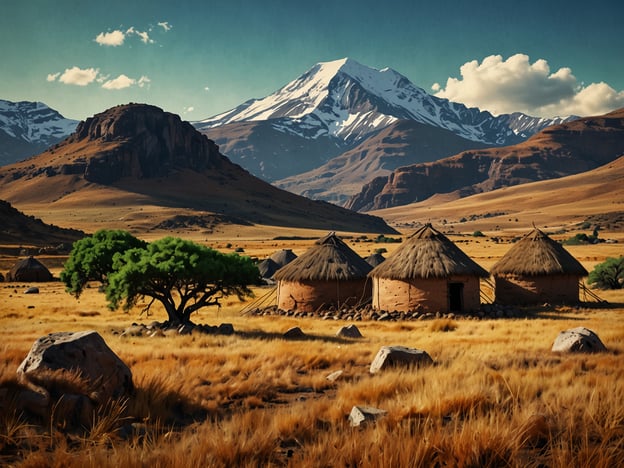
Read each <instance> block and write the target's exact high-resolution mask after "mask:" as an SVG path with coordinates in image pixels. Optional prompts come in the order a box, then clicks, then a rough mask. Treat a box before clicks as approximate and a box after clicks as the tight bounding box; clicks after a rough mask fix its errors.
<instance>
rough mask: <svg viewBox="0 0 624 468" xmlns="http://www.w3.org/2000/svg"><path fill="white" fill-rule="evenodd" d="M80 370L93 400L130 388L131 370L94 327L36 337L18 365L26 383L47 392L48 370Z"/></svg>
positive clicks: (121, 393)
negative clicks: (88, 329)
mask: <svg viewBox="0 0 624 468" xmlns="http://www.w3.org/2000/svg"><path fill="white" fill-rule="evenodd" d="M56 370H60V371H70V372H76V371H77V372H79V373H80V375H81V377H82V378H83V379H85V380H87V381H88V383H89V385H90V387H91V388H92V389H93V392H92V393H90V395H89V397H90V398H92V399H93V400H94V402H96V403H105V402H107V401H108V400H109V399H116V398H120V397H123V396H127V395H129V394H130V392H131V391H132V390H133V388H134V387H133V384H132V373H131V372H130V369H129V368H128V366H126V364H125V363H124V362H123V361H122V360H121V359H119V357H118V356H117V355H116V354H115V353H114V352H113V351H112V350H111V349H110V348H109V347H108V346H107V345H106V343H105V342H104V339H103V338H102V337H101V336H100V335H99V334H98V333H97V332H95V331H93V330H91V331H82V332H59V333H51V334H49V335H46V336H43V337H41V338H39V339H38V340H37V341H35V343H34V344H33V346H32V348H31V350H30V352H29V353H28V356H26V359H24V361H22V363H21V364H20V366H19V367H18V369H17V375H18V378H19V380H20V381H21V382H23V383H25V384H26V385H29V386H31V388H32V386H35V387H39V388H41V389H42V391H43V392H46V393H47V392H49V391H50V389H46V384H47V383H49V382H50V377H49V372H50V371H56Z"/></svg>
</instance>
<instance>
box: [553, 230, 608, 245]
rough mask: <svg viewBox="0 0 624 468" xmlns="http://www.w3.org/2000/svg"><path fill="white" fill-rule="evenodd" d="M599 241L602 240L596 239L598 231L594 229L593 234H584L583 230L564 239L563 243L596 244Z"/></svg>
mask: <svg viewBox="0 0 624 468" xmlns="http://www.w3.org/2000/svg"><path fill="white" fill-rule="evenodd" d="M599 242H602V240H601V239H598V231H597V230H594V232H593V234H590V235H589V236H588V235H587V234H585V233H584V232H581V233H579V234H575V235H574V236H572V237H570V238H569V239H566V240H564V241H563V244H564V245H586V244H597V243H599Z"/></svg>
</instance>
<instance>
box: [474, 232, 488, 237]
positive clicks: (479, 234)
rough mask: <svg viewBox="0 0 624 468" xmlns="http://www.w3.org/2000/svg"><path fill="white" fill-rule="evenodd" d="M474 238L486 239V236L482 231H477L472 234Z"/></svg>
mask: <svg viewBox="0 0 624 468" xmlns="http://www.w3.org/2000/svg"><path fill="white" fill-rule="evenodd" d="M472 236H473V237H485V234H483V233H482V232H481V231H475V232H473V233H472Z"/></svg>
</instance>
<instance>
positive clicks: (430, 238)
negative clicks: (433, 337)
mask: <svg viewBox="0 0 624 468" xmlns="http://www.w3.org/2000/svg"><path fill="white" fill-rule="evenodd" d="M369 276H370V277H371V278H373V308H375V309H378V310H388V311H393V310H397V311H405V312H407V311H410V310H417V309H424V310H425V311H429V312H442V313H445V312H463V311H471V310H478V309H479V307H480V305H481V298H480V284H479V280H480V278H487V277H488V276H489V274H488V272H487V271H485V270H484V269H483V268H482V267H480V266H479V265H478V264H477V263H475V262H474V261H473V260H472V259H470V258H469V257H468V256H467V255H466V254H465V253H464V252H463V251H461V250H460V249H459V247H457V246H456V245H455V244H454V243H453V242H452V241H451V240H450V239H448V238H447V237H446V236H445V235H444V234H442V233H441V232H439V231H437V230H436V229H434V228H433V227H432V226H431V224H426V225H425V226H423V227H422V228H421V229H419V230H418V231H416V232H415V233H414V234H412V235H411V236H410V237H408V238H407V239H406V240H405V242H403V244H401V246H400V247H399V248H398V249H397V250H395V251H394V253H393V254H392V255H390V256H389V257H388V258H387V259H386V261H384V262H383V263H382V264H380V265H379V266H377V267H375V268H374V269H373V270H372V271H371V272H370V273H369Z"/></svg>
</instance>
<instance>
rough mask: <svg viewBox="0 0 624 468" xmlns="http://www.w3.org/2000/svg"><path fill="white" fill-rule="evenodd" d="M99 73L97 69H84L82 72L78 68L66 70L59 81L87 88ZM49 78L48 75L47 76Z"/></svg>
mask: <svg viewBox="0 0 624 468" xmlns="http://www.w3.org/2000/svg"><path fill="white" fill-rule="evenodd" d="M99 71H100V70H99V69H97V68H85V69H84V70H83V69H81V68H78V67H72V68H66V69H65V71H64V72H63V74H62V75H61V77H60V78H59V81H60V82H61V83H65V84H70V85H76V86H87V85H88V84H89V83H92V82H93V81H94V80H95V79H96V77H97V75H98V73H99ZM49 77H50V75H48V78H49Z"/></svg>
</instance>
